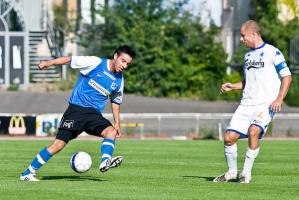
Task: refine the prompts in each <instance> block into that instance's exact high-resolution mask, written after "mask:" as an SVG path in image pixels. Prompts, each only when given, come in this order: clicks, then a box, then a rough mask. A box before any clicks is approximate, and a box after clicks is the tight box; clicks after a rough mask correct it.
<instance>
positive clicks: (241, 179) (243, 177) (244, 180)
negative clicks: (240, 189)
mask: <svg viewBox="0 0 299 200" xmlns="http://www.w3.org/2000/svg"><path fill="white" fill-rule="evenodd" d="M250 181H251V175H243V174H241V175H240V176H239V183H250Z"/></svg>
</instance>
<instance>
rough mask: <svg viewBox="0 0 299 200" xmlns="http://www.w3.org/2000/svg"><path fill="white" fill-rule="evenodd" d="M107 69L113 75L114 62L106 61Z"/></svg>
mask: <svg viewBox="0 0 299 200" xmlns="http://www.w3.org/2000/svg"><path fill="white" fill-rule="evenodd" d="M108 67H109V70H110V71H111V72H113V73H115V67H114V60H111V59H109V60H108Z"/></svg>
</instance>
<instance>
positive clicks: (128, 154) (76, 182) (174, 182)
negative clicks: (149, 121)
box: [0, 140, 299, 200]
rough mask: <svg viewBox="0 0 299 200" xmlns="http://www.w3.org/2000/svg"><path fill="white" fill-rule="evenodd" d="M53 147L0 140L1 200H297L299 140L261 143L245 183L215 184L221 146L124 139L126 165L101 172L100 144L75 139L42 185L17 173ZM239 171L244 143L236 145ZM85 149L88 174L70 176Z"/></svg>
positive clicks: (47, 169) (42, 174)
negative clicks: (89, 164) (72, 161)
mask: <svg viewBox="0 0 299 200" xmlns="http://www.w3.org/2000/svg"><path fill="white" fill-rule="evenodd" d="M49 144H50V141H0V160H1V161H0V162H1V167H0V170H1V179H0V199H3V200H10V199H30V200H35V199H38V200H40V199H42V200H45V199H59V200H60V199H84V200H89V199H142V200H144V199H171V200H173V199H180V200H182V199H213V200H214V199H221V200H225V199H229V200H234V199H237V200H242V199H269V200H270V199H271V200H276V199H277V200H278V199H279V200H282V199H288V200H291V199H299V153H298V150H299V141H262V144H261V145H262V148H261V151H260V155H259V157H258V158H257V160H256V163H255V166H254V170H253V180H252V182H251V183H250V184H239V183H237V182H229V183H213V182H212V180H213V178H214V176H216V175H219V174H220V173H222V172H224V171H225V170H226V165H225V161H224V156H223V145H222V142H220V141H158V140H143V141H141V140H121V141H118V142H117V149H116V152H115V155H122V156H124V162H123V164H122V165H121V166H120V167H119V168H116V169H111V170H110V171H108V172H106V173H104V174H102V173H99V171H98V160H99V153H100V142H99V141H98V142H95V141H83V140H75V141H72V142H70V143H69V145H68V146H67V147H66V148H65V149H64V150H63V151H62V152H60V153H59V154H57V155H56V156H54V157H53V158H51V160H50V161H49V162H48V163H47V164H46V165H45V166H43V167H42V168H41V169H40V170H39V171H38V178H40V179H41V181H40V182H21V181H19V174H20V173H21V172H22V171H23V170H24V169H25V167H27V165H28V164H29V163H30V162H31V160H32V158H33V157H34V156H35V155H36V154H37V153H38V151H39V150H40V149H41V148H42V147H44V146H47V145H49ZM238 148H239V168H241V167H242V166H243V161H244V153H245V149H246V142H239V145H238ZM75 151H86V152H88V153H89V154H90V155H91V156H92V159H93V165H92V168H91V170H90V171H88V172H87V173H84V174H76V173H74V172H73V171H72V170H71V168H70V166H69V159H70V157H71V155H72V153H73V152H75Z"/></svg>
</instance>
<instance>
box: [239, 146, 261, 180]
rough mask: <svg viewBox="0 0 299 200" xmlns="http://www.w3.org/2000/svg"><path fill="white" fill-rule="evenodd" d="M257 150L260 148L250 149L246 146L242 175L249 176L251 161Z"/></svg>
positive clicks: (256, 154) (257, 152)
mask: <svg viewBox="0 0 299 200" xmlns="http://www.w3.org/2000/svg"><path fill="white" fill-rule="evenodd" d="M259 151H260V148H257V149H254V150H252V149H250V148H249V147H247V152H246V158H245V162H244V167H243V171H242V174H243V175H249V176H251V170H252V167H253V163H254V160H255V158H256V157H257V156H258V154H259Z"/></svg>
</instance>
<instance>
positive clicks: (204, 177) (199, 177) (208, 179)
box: [183, 176, 238, 182]
mask: <svg viewBox="0 0 299 200" xmlns="http://www.w3.org/2000/svg"><path fill="white" fill-rule="evenodd" d="M183 178H188V179H205V180H206V181H209V182H213V180H214V178H215V177H211V176H183ZM229 182H238V181H237V180H231V181H229Z"/></svg>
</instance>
